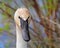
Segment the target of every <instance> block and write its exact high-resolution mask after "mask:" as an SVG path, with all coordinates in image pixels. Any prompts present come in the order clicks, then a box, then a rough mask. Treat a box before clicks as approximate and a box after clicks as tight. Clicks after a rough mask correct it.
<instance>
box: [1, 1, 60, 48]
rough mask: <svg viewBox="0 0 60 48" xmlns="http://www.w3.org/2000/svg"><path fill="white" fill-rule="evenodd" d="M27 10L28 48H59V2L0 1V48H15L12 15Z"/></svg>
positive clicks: (14, 30)
mask: <svg viewBox="0 0 60 48" xmlns="http://www.w3.org/2000/svg"><path fill="white" fill-rule="evenodd" d="M20 7H26V8H28V9H29V11H30V13H31V16H32V19H31V20H32V21H31V22H30V24H29V31H30V36H31V42H29V43H28V44H29V48H60V0H0V48H16V29H15V22H14V13H15V11H16V9H17V8H20Z"/></svg>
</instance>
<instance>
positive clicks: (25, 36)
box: [20, 18, 30, 42]
mask: <svg viewBox="0 0 60 48" xmlns="http://www.w3.org/2000/svg"><path fill="white" fill-rule="evenodd" d="M20 23H21V29H22V37H23V39H24V40H25V41H27V42H28V41H29V40H30V35H29V29H28V19H27V20H26V21H24V20H23V19H22V18H20Z"/></svg>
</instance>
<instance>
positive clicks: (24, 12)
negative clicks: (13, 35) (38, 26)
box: [14, 8, 31, 41]
mask: <svg viewBox="0 0 60 48" xmlns="http://www.w3.org/2000/svg"><path fill="white" fill-rule="evenodd" d="M14 20H15V23H16V25H18V26H19V27H20V28H21V32H22V37H23V39H24V40H25V41H29V40H30V35H29V30H28V24H29V23H30V20H31V16H30V13H29V11H28V9H27V8H18V9H17V10H16V12H15V15H14Z"/></svg>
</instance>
